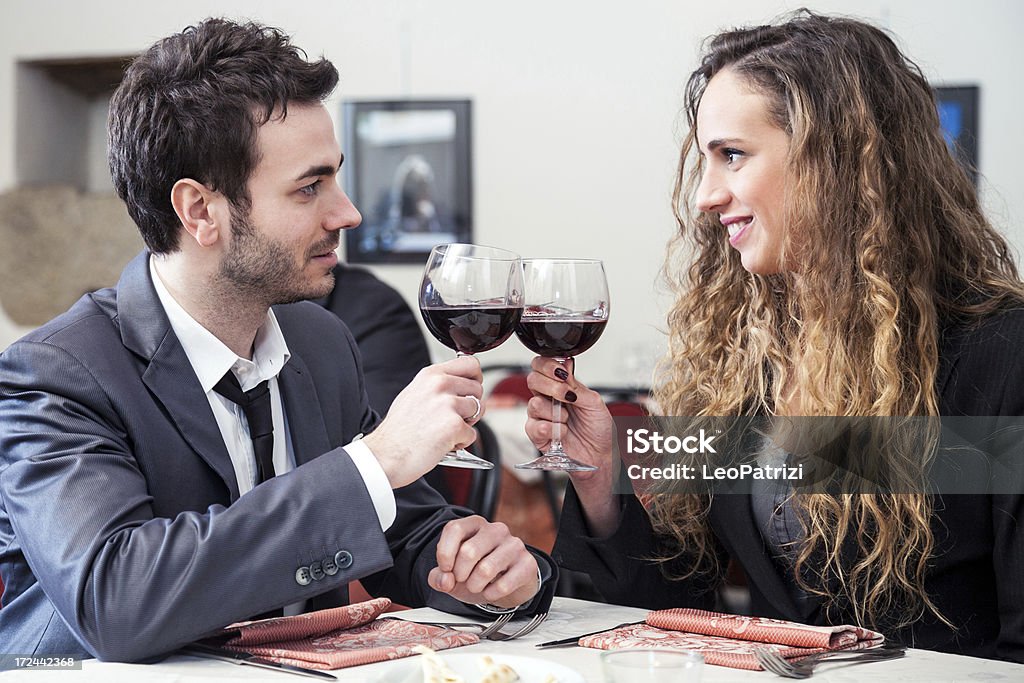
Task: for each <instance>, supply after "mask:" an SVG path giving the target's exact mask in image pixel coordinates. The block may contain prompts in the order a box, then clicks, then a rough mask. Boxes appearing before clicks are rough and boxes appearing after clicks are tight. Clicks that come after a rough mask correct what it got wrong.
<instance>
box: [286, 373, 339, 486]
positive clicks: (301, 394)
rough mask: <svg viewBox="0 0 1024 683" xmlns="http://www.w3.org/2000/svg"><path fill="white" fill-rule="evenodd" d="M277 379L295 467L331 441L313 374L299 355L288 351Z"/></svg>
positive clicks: (318, 452)
mask: <svg viewBox="0 0 1024 683" xmlns="http://www.w3.org/2000/svg"><path fill="white" fill-rule="evenodd" d="M278 382H279V387H280V389H281V402H282V403H283V404H284V412H285V415H287V416H288V432H289V433H290V434H291V438H292V452H293V453H294V455H295V466H296V467H298V466H299V465H302V464H304V463H307V462H309V461H310V460H312V459H313V458H315V457H317V456H318V455H322V454H323V453H326V452H327V451H329V450H330V449H331V440H330V437H329V436H328V434H327V426H326V425H325V424H324V416H323V410H322V408H321V406H320V399H319V397H318V396H317V392H316V386H315V385H314V384H313V375H312V373H310V371H309V368H308V367H307V366H306V364H305V363H304V362H303V360H302V358H301V357H300V356H298V355H296V354H294V353H293V354H292V357H291V358H289V359H288V363H286V364H285V366H284V368H283V369H282V370H281V374H280V375H278Z"/></svg>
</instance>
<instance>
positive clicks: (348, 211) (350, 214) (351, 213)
mask: <svg viewBox="0 0 1024 683" xmlns="http://www.w3.org/2000/svg"><path fill="white" fill-rule="evenodd" d="M333 185H334V192H333V197H332V202H331V207H330V210H329V211H328V212H327V214H326V215H325V216H324V228H325V229H327V230H348V229H350V228H355V227H358V226H359V224H360V223H362V222H363V216H362V214H361V213H359V209H357V208H356V206H355V204H353V203H352V200H351V199H349V198H348V195H347V194H345V191H344V190H343V189H341V186H340V185H338V184H337V183H334V184H333Z"/></svg>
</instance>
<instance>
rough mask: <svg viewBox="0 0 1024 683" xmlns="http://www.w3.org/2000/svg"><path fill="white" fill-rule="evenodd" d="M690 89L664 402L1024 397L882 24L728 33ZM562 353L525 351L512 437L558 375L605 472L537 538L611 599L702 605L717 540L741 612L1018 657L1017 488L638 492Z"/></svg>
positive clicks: (994, 406)
mask: <svg viewBox="0 0 1024 683" xmlns="http://www.w3.org/2000/svg"><path fill="white" fill-rule="evenodd" d="M686 111H687V114H688V120H689V124H690V132H689V135H688V136H687V138H686V140H685V142H684V144H683V147H682V151H681V154H680V162H679V170H678V176H677V182H676V191H675V205H676V216H677V220H678V224H679V234H678V235H677V236H676V238H675V239H674V247H675V248H674V249H672V250H670V255H669V259H668V262H667V264H666V265H667V268H666V270H667V273H668V274H669V278H670V281H671V282H672V283H673V285H674V287H675V289H676V291H677V298H676V301H675V304H674V306H673V307H672V309H671V312H670V314H669V329H670V351H669V354H668V358H667V361H666V363H665V372H664V376H663V377H662V378H661V381H660V384H659V387H658V389H657V399H658V403H659V405H660V406H661V407H662V410H663V411H664V414H666V415H681V416H880V417H885V416H940V415H941V416H947V415H961V416H963V415H981V416H998V415H1014V416H1016V415H1024V369H1022V368H1021V367H1020V365H1021V364H1020V362H1019V360H1018V355H1019V353H1018V349H1019V348H1021V347H1022V346H1024V287H1022V284H1021V282H1020V279H1019V277H1018V273H1017V269H1016V266H1015V265H1014V262H1013V260H1012V257H1011V256H1010V254H1009V249H1008V247H1007V244H1006V241H1005V240H1004V239H1003V238H1002V237H1001V236H1000V235H999V234H998V233H997V232H996V231H995V230H994V229H993V228H992V226H991V225H990V224H989V223H988V221H987V220H986V219H985V217H984V216H983V214H982V211H981V209H980V207H979V205H978V200H977V197H976V194H975V190H974V187H973V186H972V184H971V182H970V180H969V179H968V177H967V175H966V174H965V173H964V172H963V171H962V170H961V169H960V168H959V166H958V165H957V163H956V162H955V161H954V159H953V158H952V156H951V155H950V153H949V152H948V150H947V148H946V145H945V142H944V140H943V136H942V133H941V130H940V127H939V122H938V116H937V114H936V107H935V101H934V98H933V94H932V91H931V90H930V88H929V86H928V83H927V82H926V80H925V79H924V77H923V76H922V74H921V72H920V70H919V68H918V67H917V66H916V65H915V64H913V63H912V62H911V61H910V60H908V59H907V58H906V57H905V56H904V55H903V54H902V53H901V52H900V50H899V49H898V48H897V47H896V46H895V44H894V43H893V41H892V40H891V39H890V38H889V37H888V36H887V35H886V34H885V33H883V32H882V31H880V30H879V29H877V28H875V27H872V26H870V25H867V24H864V23H862V22H859V21H855V20H851V19H845V18H829V17H824V16H820V15H816V14H813V13H809V12H802V13H799V14H797V15H796V16H794V17H793V18H791V19H790V20H788V21H786V22H785V23H782V24H778V25H771V26H761V27H757V28H751V29H742V30H735V31H730V32H726V33H723V34H720V35H718V36H716V37H715V38H714V39H713V40H711V41H710V42H709V43H708V47H707V51H706V54H705V56H704V58H703V61H702V63H701V66H700V68H698V69H697V70H696V71H695V72H694V73H693V74H692V76H691V78H690V81H689V85H688V89H687V100H686ZM690 207H693V209H691V208H690ZM694 209H695V210H694ZM684 254H685V255H688V256H689V262H686V261H685V260H684ZM566 369H567V370H569V372H568V373H567V372H566V371H565V370H566ZM571 370H572V366H571V365H570V366H568V368H564V369H563V368H561V367H560V366H559V365H558V364H557V363H556V362H554V361H553V360H550V359H541V358H538V359H535V360H534V363H533V372H532V373H531V375H530V377H529V385H530V387H531V389H532V390H533V391H534V393H535V394H536V396H535V397H534V398H533V399H532V400H531V401H530V404H529V418H528V422H527V433H528V435H529V436H530V438H531V440H532V441H533V442H534V444H535V445H537V446H538V447H540V448H543V447H544V446H545V445H546V443H547V441H548V439H549V438H550V434H551V423H550V420H551V402H550V398H549V397H556V398H559V399H563V400H564V399H565V398H566V394H567V392H570V391H571V392H573V393H574V394H575V395H576V397H577V398H576V400H575V401H574V402H573V403H572V408H571V409H570V410H569V411H565V412H567V413H568V417H567V428H566V429H564V430H563V434H564V433H565V431H567V432H568V434H567V435H565V436H564V437H563V439H564V442H565V445H566V450H567V451H569V452H570V453H571V454H572V455H573V457H575V458H577V459H580V460H584V461H588V462H591V463H592V464H595V465H598V466H599V469H598V470H597V472H593V473H589V472H588V473H573V474H572V484H573V487H572V488H573V490H572V491H570V492H569V495H568V496H567V500H566V503H565V508H564V511H563V517H562V522H561V527H560V530H559V538H558V542H557V544H556V547H555V551H554V555H555V557H556V559H557V560H558V561H559V562H560V563H562V564H563V565H564V566H565V567H567V568H570V569H576V570H581V571H585V572H588V573H589V574H590V576H591V577H592V579H593V580H594V583H595V585H596V586H597V588H598V589H599V590H600V591H601V592H602V594H603V595H604V596H605V597H606V598H607V599H608V600H609V601H611V602H617V603H624V604H634V605H638V606H644V607H650V608H661V607H670V606H691V607H703V608H711V607H713V606H714V602H715V588H716V587H717V585H718V583H719V582H720V579H721V577H722V575H723V573H724V567H725V566H726V564H727V563H728V560H729V558H731V559H732V560H733V561H734V562H735V563H737V564H738V565H739V566H740V567H741V568H742V569H743V570H744V572H745V573H746V575H747V578H748V583H749V585H750V590H751V603H752V610H753V612H754V613H755V614H759V615H762V616H768V617H775V618H781V619H789V620H794V621H801V622H808V623H850V622H857V623H860V624H864V625H869V626H874V627H876V628H879V629H881V630H883V631H884V632H885V633H886V634H887V635H888V636H890V637H893V638H896V639H898V640H901V641H903V642H905V643H906V644H908V645H910V646H913V647H921V648H930V649H937V650H945V651H951V652H959V653H963V654H970V655H976V656H982V657H998V658H1006V659H1012V660H1017V661H1024V580H1022V577H1024V543H1022V538H1021V536H1022V534H1024V531H1020V530H1018V525H1017V520H1021V519H1024V504H1022V497H1021V496H1020V495H994V494H993V495H982V494H978V495H944V496H940V495H932V496H930V495H925V494H924V493H923V491H922V487H920V486H917V487H909V488H901V487H897V488H896V489H894V490H897V491H898V492H897V493H886V492H885V491H879V492H873V493H863V494H856V493H849V492H845V493H844V489H843V488H842V487H841V486H840V487H831V488H828V487H826V488H825V489H823V490H824V491H826V492H824V493H822V492H817V493H801V492H800V491H799V490H796V491H788V492H787V495H785V496H783V497H782V498H781V499H771V498H770V497H769V498H768V503H767V504H765V500H766V495H768V494H766V493H765V492H764V491H760V492H759V491H758V490H757V489H756V487H754V488H753V489H751V490H750V495H747V496H722V495H715V494H714V493H713V492H711V491H710V490H703V491H697V492H692V493H685V494H684V493H676V494H671V495H659V496H651V497H644V503H645V505H641V503H640V501H639V500H638V499H637V498H636V497H635V496H618V495H613V493H612V470H613V462H612V433H613V425H612V422H611V419H610V417H609V415H608V412H607V410H606V409H605V407H604V406H603V404H602V403H601V401H600V399H599V397H598V396H597V395H596V394H595V393H594V392H592V391H590V390H589V389H587V388H586V387H585V386H583V385H582V384H581V383H580V382H579V381H578V380H577V379H576V378H575V377H574V376H573V375H572V374H571ZM569 398H572V397H571V396H570V397H569ZM933 445H934V444H933ZM933 455H934V449H933V448H932V449H929V448H921V447H920V442H918V447H917V448H914V447H912V446H910V447H908V446H907V445H906V444H904V446H903V447H902V448H897V449H896V451H895V453H894V454H892V455H891V459H890V461H889V462H888V463H887V465H889V466H891V469H892V471H894V472H896V474H895V475H894V477H895V479H894V481H896V482H897V483H907V482H913V481H914V480H915V477H916V478H917V480H918V481H920V479H921V477H922V476H923V472H924V470H925V468H927V467H928V465H929V464H930V462H931V457H932V456H933ZM890 483H892V482H890ZM780 519H781V520H782V522H783V523H781V524H780V523H779V520H780ZM652 558H653V559H652Z"/></svg>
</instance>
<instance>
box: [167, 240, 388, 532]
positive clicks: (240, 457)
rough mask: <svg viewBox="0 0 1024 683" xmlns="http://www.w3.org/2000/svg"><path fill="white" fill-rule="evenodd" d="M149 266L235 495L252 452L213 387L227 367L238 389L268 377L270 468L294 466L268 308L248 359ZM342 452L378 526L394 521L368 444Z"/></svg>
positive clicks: (251, 465)
mask: <svg viewBox="0 0 1024 683" xmlns="http://www.w3.org/2000/svg"><path fill="white" fill-rule="evenodd" d="M149 272H150V275H151V277H152V279H153V286H154V288H155V289H156V294H157V297H158V298H159V299H160V303H161V305H162V306H163V308H164V311H165V312H166V313H167V319H168V320H169V321H170V323H171V329H172V330H174V334H175V336H176V337H177V338H178V341H179V342H180V343H181V347H182V349H184V351H185V355H186V356H188V360H189V363H191V365H192V369H193V370H194V371H195V373H196V377H197V378H198V379H199V383H200V385H201V386H202V387H203V392H204V393H205V394H206V399H207V400H208V401H209V402H210V409H211V410H213V416H214V418H215V419H216V420H217V426H218V427H219V428H220V433H221V436H222V437H223V438H224V445H225V446H226V447H227V450H228V454H229V455H230V456H231V464H232V466H233V467H234V470H235V479H236V481H237V484H238V493H239V495H244V494H245V493H247V492H248V491H251V490H252V489H253V487H254V486H255V484H256V456H255V454H254V453H253V448H252V440H251V439H250V437H249V423H248V421H247V420H246V419H245V415H244V413H243V412H242V408H241V406H239V405H237V404H236V403H234V402H233V401H231V400H230V399H227V398H224V397H223V396H221V395H220V394H218V393H217V392H216V391H214V390H213V387H214V386H215V385H216V384H217V382H219V381H220V379H221V378H222V377H223V376H224V374H225V373H226V372H227V371H228V370H231V371H232V372H234V373H235V377H237V378H238V383H239V384H240V385H241V386H242V390H243V391H248V390H249V389H252V388H253V387H254V386H256V385H257V384H259V383H260V382H262V381H264V380H268V387H269V389H270V408H271V415H272V417H273V422H274V472H275V473H276V474H278V475H281V474H284V473H286V472H290V471H291V470H292V469H294V468H295V454H294V451H293V449H292V440H291V435H290V433H289V432H288V416H287V415H285V413H284V404H283V403H282V402H281V391H280V389H279V387H278V382H277V375H278V373H280V372H281V369H282V368H283V367H284V364H285V363H287V362H288V359H289V357H290V356H291V354H290V353H289V351H288V344H287V343H286V342H285V339H284V335H283V334H282V332H281V327H280V326H279V325H278V322H277V317H276V316H275V315H274V311H273V310H268V311H267V319H266V321H265V322H264V323H263V325H261V326H260V329H259V331H257V333H256V339H255V341H254V343H253V353H252V360H248V359H246V358H241V357H239V356H238V355H236V354H235V352H234V351H232V350H231V349H229V348H228V347H227V346H225V345H224V343H223V342H222V341H221V340H219V339H217V337H215V336H214V335H213V334H212V333H211V332H210V331H209V330H207V329H206V328H205V327H203V326H202V325H200V324H199V323H198V322H196V320H195V318H193V317H192V316H191V315H189V314H188V312H187V311H186V310H185V309H184V308H182V307H181V305H180V304H179V303H178V302H177V301H176V300H175V298H174V297H173V296H172V295H171V293H170V292H169V291H168V290H167V287H166V286H165V285H164V283H163V281H162V280H161V279H160V274H159V273H158V272H157V270H156V266H155V264H154V257H152V256H151V257H150V260H149ZM345 452H346V453H347V454H348V456H349V457H350V458H351V459H352V462H353V463H354V464H355V466H356V468H357V469H358V471H359V474H360V476H361V477H362V478H363V483H364V484H365V486H366V489H367V491H369V493H370V498H371V500H372V501H373V507H374V510H375V511H376V513H377V519H378V520H379V521H380V527H381V529H382V530H383V531H387V529H388V528H389V527H390V526H391V525H392V524H394V522H395V517H396V515H397V511H396V507H395V495H394V492H393V491H392V490H391V485H390V483H389V482H388V478H387V475H386V474H384V470H383V468H381V466H380V463H379V462H377V458H375V457H374V455H373V453H372V452H371V451H370V449H369V447H368V446H367V445H366V444H365V443H363V442H362V441H360V440H358V439H357V440H355V441H353V442H352V443H350V444H348V445H347V446H345Z"/></svg>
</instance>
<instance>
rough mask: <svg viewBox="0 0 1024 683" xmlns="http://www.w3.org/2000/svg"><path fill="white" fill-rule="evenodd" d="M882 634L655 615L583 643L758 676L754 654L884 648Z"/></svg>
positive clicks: (791, 655) (710, 615) (712, 615)
mask: <svg viewBox="0 0 1024 683" xmlns="http://www.w3.org/2000/svg"><path fill="white" fill-rule="evenodd" d="M883 640H884V637H883V636H882V634H881V633H876V632H875V631H869V630H868V629H865V628H860V627H858V626H807V625H806V624H797V623H795V622H792V621H781V620H779V619H766V618H764V617H744V616H738V615H734V614H721V613H719V612H706V611H704V610H699V609H681V608H677V609H666V610H660V611H657V612H651V613H650V614H648V615H647V621H646V623H643V624H636V625H633V626H623V627H622V628H617V629H614V630H612V631H606V632H604V633H599V634H597V635H593V636H587V637H586V638H582V639H580V645H582V646H583V647H593V648H598V649H601V650H615V649H618V648H623V647H653V648H665V649H671V650H693V651H696V652H700V653H701V654H702V655H704V660H705V661H706V662H707V663H708V664H717V665H719V666H731V667H733V668H736V669H751V670H754V671H759V670H760V669H761V665H760V664H758V663H757V658H756V657H755V656H754V650H758V649H765V648H767V649H771V650H775V651H777V652H778V653H779V654H780V655H782V656H783V657H785V658H786V659H793V660H796V659H800V658H801V657H806V656H807V655H811V654H814V653H816V652H824V651H826V650H861V649H864V648H868V647H874V646H876V645H880V644H881V643H882V641H883Z"/></svg>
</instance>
